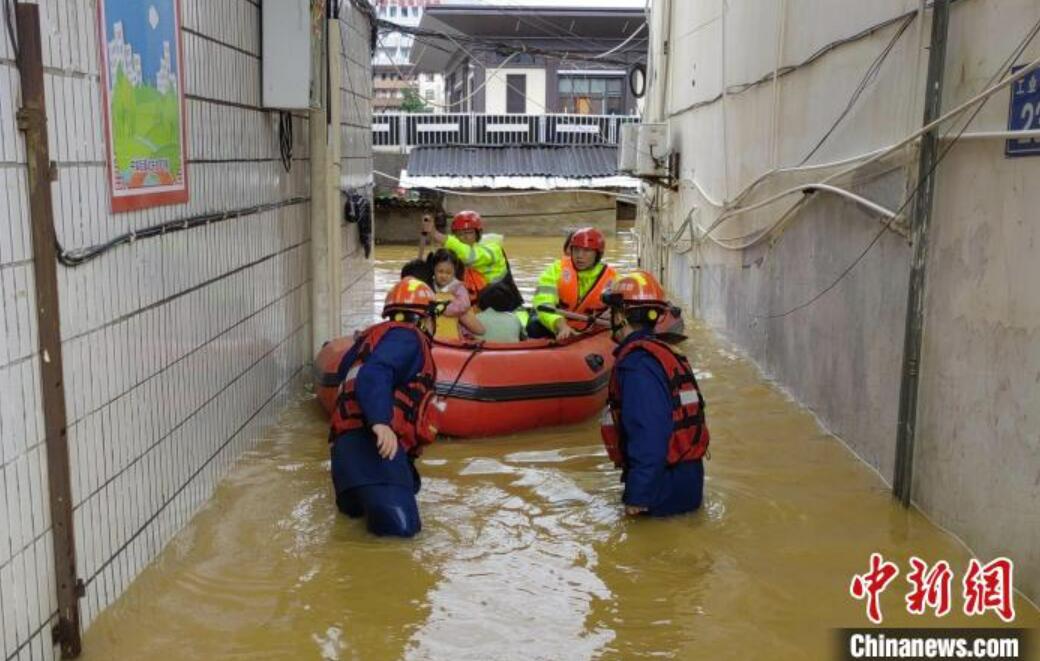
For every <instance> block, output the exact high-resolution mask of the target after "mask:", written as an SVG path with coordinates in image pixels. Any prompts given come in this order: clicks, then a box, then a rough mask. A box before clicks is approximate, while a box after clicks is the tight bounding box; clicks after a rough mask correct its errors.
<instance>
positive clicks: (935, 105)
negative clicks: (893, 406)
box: [892, 0, 950, 507]
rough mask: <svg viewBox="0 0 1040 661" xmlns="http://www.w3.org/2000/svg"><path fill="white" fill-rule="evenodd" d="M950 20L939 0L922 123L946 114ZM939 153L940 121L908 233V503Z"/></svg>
mask: <svg viewBox="0 0 1040 661" xmlns="http://www.w3.org/2000/svg"><path fill="white" fill-rule="evenodd" d="M949 23H950V0H935V5H934V8H933V11H932V37H931V44H930V46H929V55H928V79H927V81H926V83H925V107H924V125H925V126H927V125H928V124H931V123H932V122H934V121H935V120H936V118H938V117H939V116H940V115H941V114H942V92H943V78H944V74H945V68H946V43H947V32H948V29H949ZM938 157H939V135H938V127H933V128H932V130H930V131H928V132H927V133H925V134H924V135H923V136H922V137H921V156H920V161H919V163H918V175H917V181H918V187H917V192H916V193H915V194H914V204H913V213H912V215H911V222H910V237H911V241H912V243H913V257H912V258H911V262H910V282H909V291H908V292H907V301H906V330H905V333H904V338H903V371H902V380H901V383H900V386H899V419H898V427H897V429H896V457H895V475H894V476H893V480H892V492H893V494H895V495H896V497H898V498H899V500H900V502H902V504H903V506H904V507H909V505H910V497H911V495H912V491H913V475H914V442H915V440H916V435H917V395H918V386H919V383H920V380H919V377H920V367H921V345H922V340H923V338H924V300H925V298H924V295H925V276H926V271H927V267H928V227H929V225H930V224H931V219H932V199H933V197H934V195H935V169H936V166H937V165H938Z"/></svg>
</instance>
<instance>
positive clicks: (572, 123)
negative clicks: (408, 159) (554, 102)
mask: <svg viewBox="0 0 1040 661" xmlns="http://www.w3.org/2000/svg"><path fill="white" fill-rule="evenodd" d="M638 121H639V117H638V116H637V115H487V114H478V113H451V114H443V115H440V114H418V113H417V114H409V113H386V114H377V115H373V116H372V146H373V147H375V148H376V149H378V150H380V151H392V150H394V151H396V150H401V151H407V150H408V148H410V147H424V146H430V145H463V144H465V145H517V144H553V145H616V144H617V142H618V136H619V134H620V128H621V125H622V124H627V123H629V122H638Z"/></svg>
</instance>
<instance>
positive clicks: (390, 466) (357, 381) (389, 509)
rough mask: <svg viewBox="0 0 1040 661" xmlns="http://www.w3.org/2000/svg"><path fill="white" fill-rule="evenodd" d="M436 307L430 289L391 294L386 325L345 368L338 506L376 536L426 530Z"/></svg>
mask: <svg viewBox="0 0 1040 661" xmlns="http://www.w3.org/2000/svg"><path fill="white" fill-rule="evenodd" d="M436 305H437V303H436V301H435V299H434V293H433V290H432V289H430V287H429V286H428V285H426V284H425V283H423V282H421V281H420V280H418V279H416V278H412V277H406V278H404V279H402V280H401V281H400V282H399V283H398V284H397V285H395V286H394V288H393V289H391V290H390V292H389V293H388V294H387V297H386V302H385V304H384V306H383V317H384V318H385V319H386V321H383V322H381V323H378V324H376V325H374V326H372V327H370V328H368V329H367V330H365V331H364V332H363V333H361V335H359V336H358V338H357V340H356V342H355V343H354V345H353V346H352V347H351V348H350V350H349V351H347V353H346V354H344V356H343V360H342V361H341V362H340V366H339V370H338V376H339V379H340V381H341V383H342V385H341V386H340V391H339V395H338V396H337V399H336V406H335V408H334V410H333V413H332V429H331V432H330V434H329V440H330V443H331V454H332V482H333V486H334V487H335V490H336V505H337V506H338V507H339V509H340V511H342V512H343V513H344V514H346V515H347V516H350V517H352V518H357V517H362V516H364V517H365V518H366V520H367V524H368V529H369V531H370V532H372V533H374V534H376V535H390V536H397V537H412V536H413V535H415V534H416V533H418V532H419V530H420V529H421V527H422V524H421V522H420V519H419V508H418V504H417V503H416V498H415V494H416V493H418V491H419V485H420V480H419V473H418V471H417V470H416V469H415V465H414V460H415V457H416V456H417V454H418V453H419V451H420V449H421V448H422V446H423V445H426V444H428V443H431V442H432V441H433V440H434V438H435V437H436V416H437V414H438V412H439V408H438V407H439V402H438V401H437V400H436V398H435V397H434V385H435V383H436V378H437V373H436V368H435V366H434V364H433V358H432V356H431V353H430V335H431V334H432V332H433V323H434V321H433V313H434V312H435V309H434V308H435V306H436Z"/></svg>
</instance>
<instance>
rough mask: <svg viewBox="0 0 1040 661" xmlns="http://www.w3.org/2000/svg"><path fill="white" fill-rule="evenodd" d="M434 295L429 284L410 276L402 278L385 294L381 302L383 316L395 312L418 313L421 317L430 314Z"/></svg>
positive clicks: (434, 300)
mask: <svg viewBox="0 0 1040 661" xmlns="http://www.w3.org/2000/svg"><path fill="white" fill-rule="evenodd" d="M435 302H436V296H435V294H434V293H433V290H432V289H430V286H429V285H428V284H426V283H425V282H423V281H422V280H419V279H418V278H413V277H411V276H408V277H405V278H402V279H401V281H400V282H398V283H397V284H396V285H394V286H393V287H392V288H391V289H390V291H389V292H387V294H386V301H385V302H384V303H383V316H384V317H389V316H390V315H391V314H393V313H395V312H402V313H412V314H418V315H419V316H422V317H428V316H430V313H431V312H432V309H433V305H434V304H435Z"/></svg>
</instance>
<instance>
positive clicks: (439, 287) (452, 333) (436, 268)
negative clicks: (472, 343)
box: [427, 248, 484, 339]
mask: <svg viewBox="0 0 1040 661" xmlns="http://www.w3.org/2000/svg"><path fill="white" fill-rule="evenodd" d="M427 264H428V265H429V268H430V270H431V272H432V273H433V289H434V292H436V294H437V299H438V300H440V301H446V302H447V303H448V306H447V307H446V308H445V309H444V312H443V313H441V316H439V317H438V319H437V326H438V328H437V337H438V338H442V339H458V337H459V335H460V334H459V326H461V327H462V328H463V329H465V330H467V331H469V332H470V333H472V334H474V335H482V334H483V333H484V326H483V325H482V324H481V323H480V321H478V320H477V317H476V315H475V314H473V312H472V311H471V310H470V304H469V292H468V291H467V290H466V285H464V284H463V283H462V274H463V273H464V272H465V267H464V266H463V264H462V260H461V259H459V258H458V257H457V256H456V255H455V253H453V252H451V251H450V250H446V249H444V248H441V249H439V250H436V251H434V252H432V253H430V256H429V257H428V258H427Z"/></svg>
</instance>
